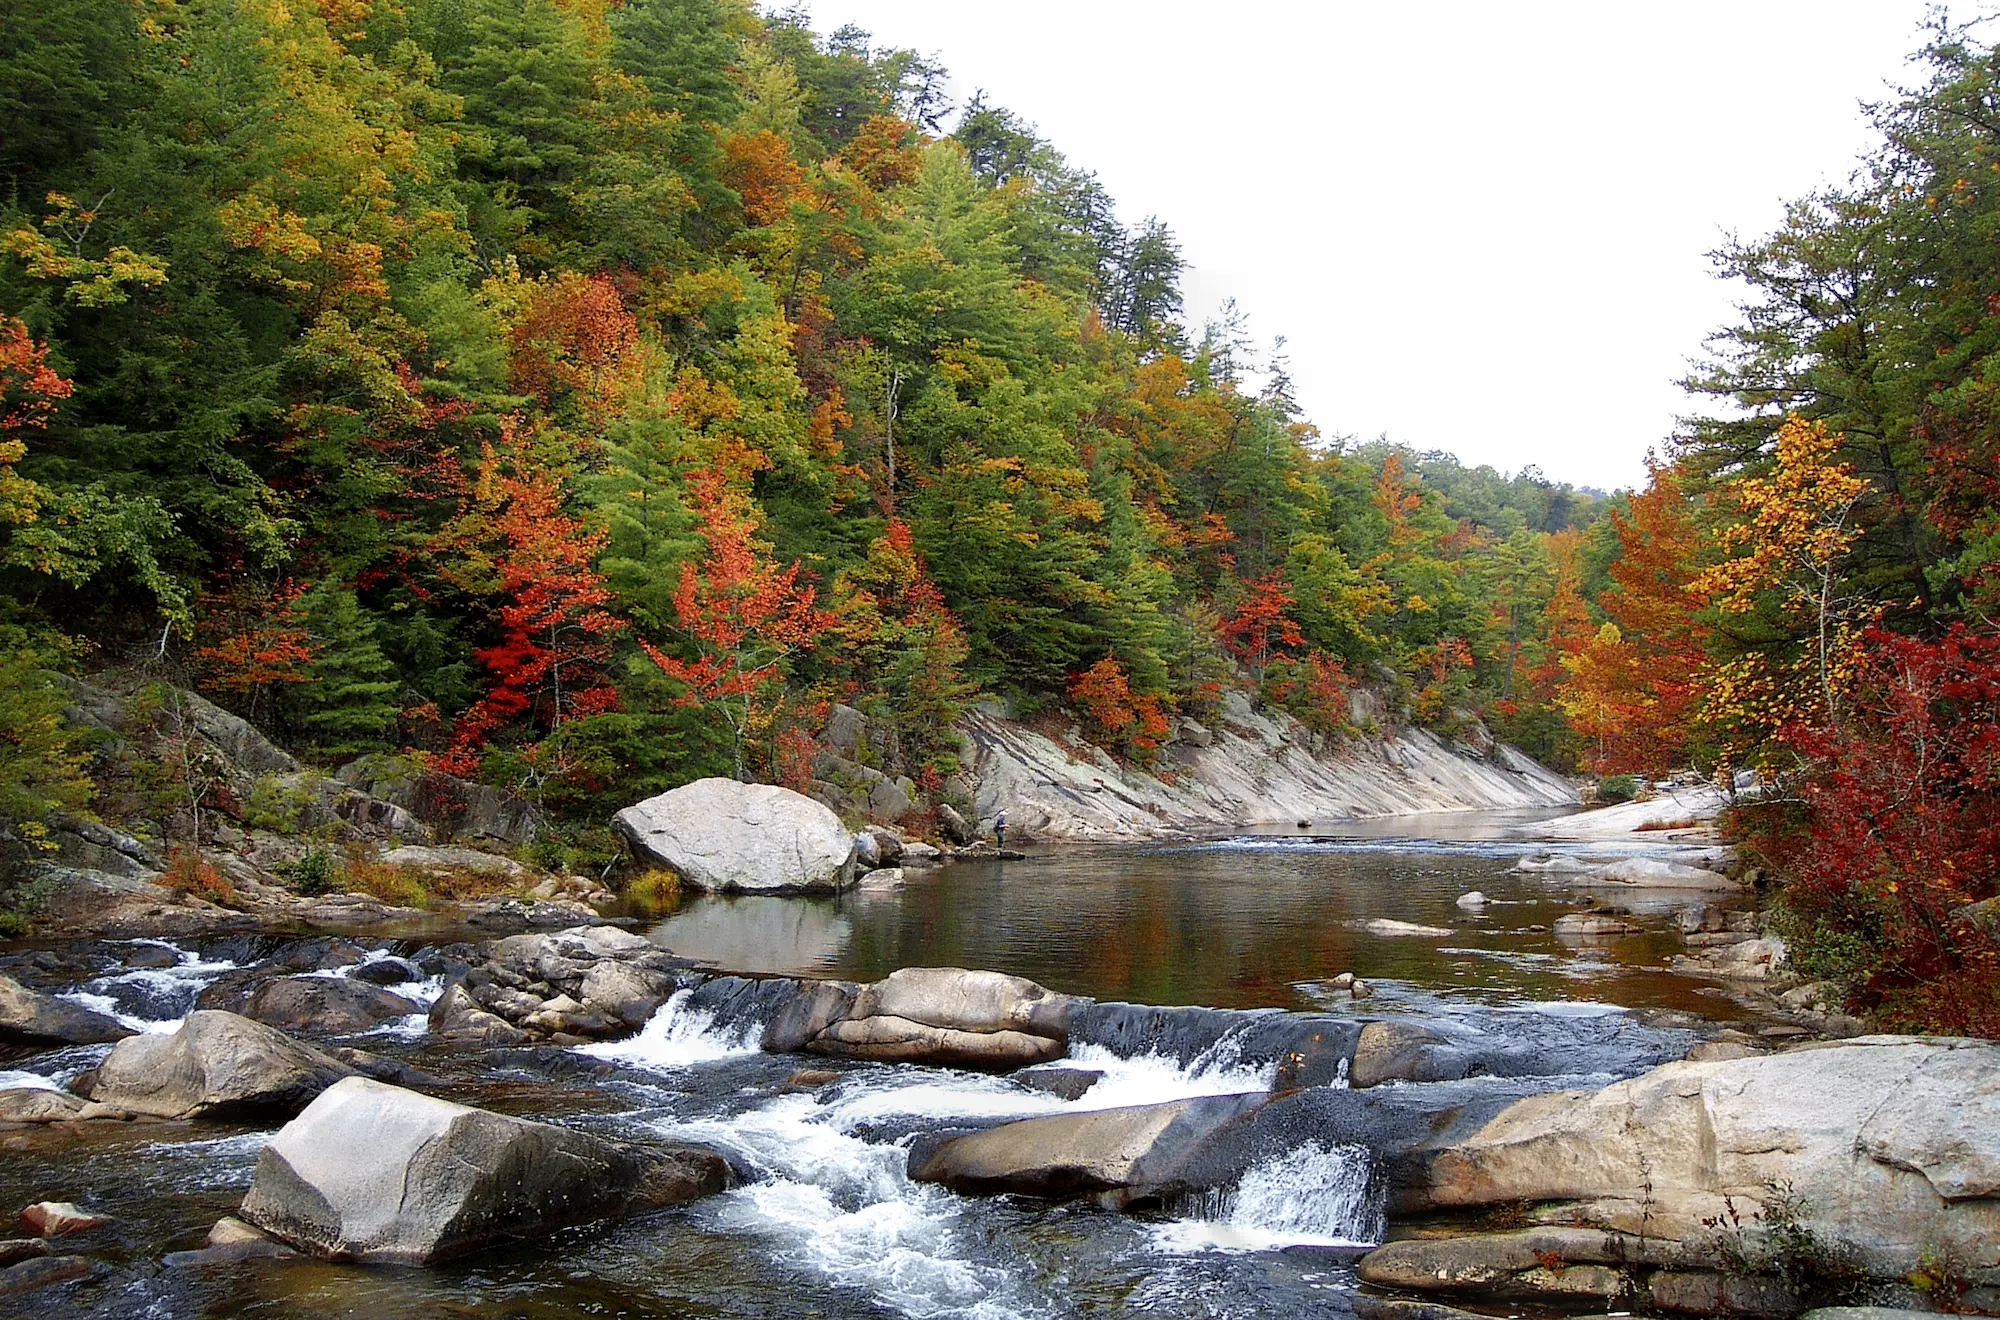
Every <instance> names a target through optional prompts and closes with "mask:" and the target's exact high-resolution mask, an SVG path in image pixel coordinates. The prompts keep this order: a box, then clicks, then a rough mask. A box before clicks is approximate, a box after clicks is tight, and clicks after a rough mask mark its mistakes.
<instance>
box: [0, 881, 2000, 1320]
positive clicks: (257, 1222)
mask: <svg viewBox="0 0 2000 1320" xmlns="http://www.w3.org/2000/svg"><path fill="white" fill-rule="evenodd" d="M1536 883H1542V882H1540V881H1537V882H1536ZM1496 887H1497V886H1496ZM771 901H776V900H771ZM793 901H797V900H793ZM1693 901H1694V906H1691V907H1688V908H1685V909H1684V910H1687V911H1698V910H1710V909H1705V908H1703V906H1702V905H1701V904H1700V901H1699V897H1698V896H1697V897H1696V898H1695V899H1694V900H1693ZM1410 924H1412V925H1415V924H1417V923H1410ZM1697 924H1699V923H1697ZM464 933H465V934H466V935H467V936H475V937H476V936H477V935H478V932H476V931H472V930H467V931H465V932H464ZM1376 938H1379V939H1381V940H1383V941H1385V942H1387V941H1390V940H1397V939H1421V938H1424V937H1422V936H1405V935H1394V934H1391V935H1383V936H1378V937H1376ZM0 961H3V962H4V964H5V971H6V972H7V974H8V975H9V977H10V980H9V981H8V982H7V983H0V1029H4V1032H5V1039H7V1040H8V1041H9V1042H11V1044H10V1053H11V1054H12V1056H13V1057H12V1058H11V1059H9V1060H8V1061H7V1066H8V1067H9V1068H10V1069H11V1070H12V1071H10V1072H9V1073H7V1074H6V1076H5V1078H4V1080H5V1081H6V1082H7V1083H8V1085H5V1086H4V1087H0V1145H4V1146H5V1147H6V1148H7V1149H8V1150H9V1151H10V1152H11V1158H10V1160H9V1161H7V1162H6V1164H5V1167H4V1168H0V1195H7V1196H11V1197H12V1198H13V1199H14V1200H15V1201H16V1202H18V1203H19V1204H22V1205H27V1204H31V1203H35V1204H39V1203H42V1202H50V1203H56V1204H58V1205H61V1204H62V1203H69V1204H70V1205H71V1206H73V1208H74V1212H75V1214H76V1215H78V1216H80V1217H81V1218H80V1220H78V1221H77V1226H75V1227H72V1228H68V1229H67V1230H62V1229H58V1228H56V1227H49V1226H47V1225H48V1224H60V1223H64V1222H67V1221H63V1220H61V1219H60V1218H59V1217H58V1218H57V1219H54V1220H50V1219H49V1218H48V1216H47V1214H46V1213H45V1212H38V1214H40V1215H41V1218H40V1219H38V1220H37V1221H36V1227H34V1228H28V1227H24V1229H23V1230H22V1233H23V1236H22V1238H21V1239H20V1244H19V1245H18V1246H11V1247H6V1248H0V1254H4V1252H6V1251H13V1252H15V1253H16V1254H15V1255H13V1256H11V1257H9V1258H8V1259H9V1261H10V1262H11V1263H9V1264H7V1265H6V1266H5V1268H4V1269H0V1296H6V1295H8V1293H9V1290H18V1292H17V1294H16V1295H19V1296H24V1297H25V1296H37V1297H39V1298H41V1299H42V1300H38V1301H37V1302H36V1303H35V1305H36V1306H37V1307H45V1306H50V1305H57V1306H61V1307H63V1308H66V1310H67V1311H68V1313H73V1314H78V1315H106V1316H109V1315H127V1314H135V1313H141V1312H144V1313H148V1314H157V1315H165V1316H177V1315H189V1316H194V1315H218V1316H219V1315H235V1314H259V1315H267V1314H268V1315H305V1314H314V1313H324V1312H325V1311H327V1310H338V1309H343V1308H344V1309H350V1310H353V1309H362V1310H368V1309H370V1308H374V1309H372V1310H370V1313H381V1314H432V1313H443V1312H444V1311H445V1310H448V1309H450V1307H451V1306H453V1305H458V1306H463V1307H469V1308H470V1311H469V1312H468V1313H474V1314H485V1313H487V1308H489V1307H491V1306H493V1305H498V1304H502V1303H501V1299H503V1298H508V1297H513V1298H533V1299H536V1300H535V1302H534V1305H535V1306H537V1307H549V1308H556V1309H557V1310H560V1309H561V1308H563V1307H574V1308H578V1309H584V1310H589V1309H591V1308H593V1307H602V1306H606V1305H622V1304H624V1303H626V1302H627V1301H629V1300H630V1299H633V1298H640V1299H645V1300H644V1301H643V1304H642V1305H640V1306H639V1309H638V1310H637V1311H636V1312H635V1313H638V1314H653V1313H659V1314H674V1313H677V1311H676V1310H675V1308H680V1307H690V1306H692V1307H696V1308H698V1309H707V1310H711V1311H714V1312H716V1313H720V1314H731V1315H738V1314H741V1315H759V1314H784V1313H804V1311H806V1310H815V1311H818V1312H820V1313H821V1314H827V1315H852V1316H863V1315H876V1314H883V1313H895V1314H903V1315H910V1316H947V1315H970V1316H986V1315H992V1316H1000V1315H1028V1316H1041V1315H1047V1316H1060V1315H1067V1314H1080V1313H1091V1314H1176V1315H1217V1316H1220V1315H1253V1314H1300V1315H1319V1314H1324V1315H1336V1314H1346V1313H1349V1312H1350V1311H1353V1310H1355V1309H1357V1308H1360V1309H1362V1310H1363V1311H1364V1312H1366V1311H1367V1308H1369V1307H1375V1308H1378V1309H1379V1308H1381V1307H1391V1308H1393V1307H1396V1306H1402V1307H1404V1308H1405V1310H1404V1311H1402V1312H1399V1313H1398V1314H1401V1315H1404V1316H1406V1317H1408V1320H1420V1317H1421V1316H1424V1315H1429V1316H1432V1320H1435V1318H1436V1315H1437V1314H1439V1313H1438V1312H1435V1311H1431V1312H1425V1311H1421V1310H1412V1309H1409V1308H1412V1307H1418V1306H1419V1303H1418V1302H1417V1300H1416V1299H1418V1298H1430V1299H1432V1300H1431V1301H1428V1302H1423V1303H1421V1305H1423V1306H1433V1307H1435V1305H1436V1304H1437V1303H1439V1302H1442V1303H1447V1304H1449V1305H1452V1306H1459V1307H1467V1306H1470V1307H1473V1308H1478V1307H1482V1306H1498V1307H1502V1308H1518V1307H1519V1306H1520V1305H1521V1304H1523V1303H1532V1304H1535V1305H1549V1306H1555V1307H1559V1308H1565V1309H1576V1308H1579V1307H1589V1308H1598V1309H1602V1308H1611V1309H1628V1310H1629V1309H1642V1310H1653V1311H1661V1312H1668V1313H1690V1312H1691V1313H1697V1314H1726V1313H1747V1314H1760V1315H1780V1314H1790V1313H1793V1312H1795V1311H1797V1310H1799V1309H1801V1308H1803V1307H1805V1306H1807V1305H1810V1304H1812V1303H1815V1302H1819V1301H1824V1300H1829V1299H1838V1298H1853V1297H1872V1298H1874V1299H1876V1300H1887V1301H1891V1302H1899V1303H1920V1304H1930V1303H1933V1302H1937V1301H1946V1302H1949V1303H1951V1304H1953V1305H1982V1304H1985V1303H1988V1302H1990V1301H1992V1300H1994V1298H1993V1297H1992V1296H1991V1295H1990V1294H1989V1293H1987V1292H1986V1291H1985V1289H1986V1288H1987V1286H1988V1285H1989V1284H1990V1283H1992V1282H1993V1281H1994V1279H1995V1277H1996V1276H1995V1275H1994V1271H1995V1269H1996V1268H2000V1261H1996V1260H1994V1259H1992V1254H1993V1250H1994V1248H1993V1245H1992V1244H1993V1243H1994V1242H1996V1241H2000V1231H1996V1230H2000V1223H1996V1221H1995V1214H1996V1207H2000V1201H1996V1199H1995V1184H1994V1181H1993V1176H1992V1168H1991V1167H1989V1166H1994V1165H1996V1162H2000V1145H1996V1143H1995V1140H1994V1138H1993V1136H1992V1133H1993V1132H1994V1131H1995V1130H2000V1129H1996V1126H1995V1124H1994V1122H1993V1120H1994V1118H1996V1117H2000V1113H1996V1112H1995V1111H1996V1110H2000V1051H1996V1048H1995V1047H1993V1046H1990V1045H1986V1044H1980V1043H1972V1042H1963V1041H1924V1040H1911V1039H1903V1038H1881V1037H1862V1038H1858V1039H1851V1040H1838V1039H1827V1038H1824V1037H1822V1036H1819V1035H1813V1036H1810V1037H1802V1038H1804V1039H1807V1041H1808V1043H1807V1044H1806V1045H1802V1046H1797V1047H1792V1048H1787V1044H1788V1038H1786V1037H1784V1036H1781V1035H1780V1036H1762V1037H1760V1036H1757V1035H1755V1034H1747V1033H1745V1032H1743V1031H1740V1030H1733V1029H1729V1028H1724V1027H1722V1026H1720V1025H1719V1024H1717V1023H1715V1022H1713V1021H1710V1020H1707V1019H1704V1018H1702V1017H1700V1016H1697V1015H1693V1014H1689V1013H1685V1012H1679V1011H1674V1010H1667V1009H1659V1010H1651V1011H1639V1012H1633V1011H1624V1010H1618V1009H1614V1008H1610V1007H1608V1006H1603V1005H1595V1006H1593V1005H1589V1004H1577V1005H1572V1006H1569V1007H1565V1006H1563V1005H1560V1004H1550V1005H1541V1006H1529V1005H1521V1006H1508V1005H1504V1004H1500V1005H1495V1006H1492V1007H1482V1006H1480V1005H1478V1004H1476V1003H1467V1002H1458V1003H1446V1002H1443V1001H1431V1002H1428V1003H1426V1002H1425V1001H1423V1000H1422V999H1421V998H1420V997H1417V996H1413V995H1409V994H1402V995H1397V994H1395V993H1390V994H1388V995H1387V996H1386V999H1383V1000H1378V999H1375V998H1374V997H1366V998H1361V997H1356V994H1357V992H1356V991H1354V989H1353V988H1352V985H1351V983H1350V984H1346V985H1345V986H1335V985H1330V986H1329V988H1328V989H1327V991H1326V992H1325V993H1324V994H1322V995H1320V996H1319V998H1318V1005H1319V1006H1318V1007H1317V1008H1316V1009H1315V1010H1313V1011H1275V1010H1228V1009H1211V1008H1172V1007H1161V1006H1153V1005H1144V1004H1133V1003H1119V1002H1109V1001H1102V1000H1099V999H1096V998H1093V997H1091V996H1086V995H1078V994H1072V993H1062V992H1059V991H1055V990H1050V989H1047V988H1045V987H1043V986H1041V985H1038V984H1036V983H1034V982H1032V981H1029V980H1025V979H1023V978H1020V977H1015V976H1007V975H1003V974H1000V973H995V972H989V971H981V970H966V969H948V968H932V969H924V968H906V969H902V970H897V971H894V972H892V973H891V974H889V975H886V976H884V977H881V978H880V979H877V980H875V981H872V982H867V983H857V982H848V981H841V980H839V979H825V978H820V979H814V978H800V977H787V976H768V975H767V976H750V977H745V976H741V975H732V974H729V973H727V972H725V971H722V970H720V969H715V968H712V967H706V966H700V965H696V964H694V963H692V962H690V960H688V959H686V958H684V957H682V956H679V955H677V954H676V953H675V952H674V951H673V950H672V949H671V948H669V947H664V946H663V945H662V944H660V943H657V942H655V940H653V939H649V938H646V937H645V936H643V935H640V934H636V933H634V932H632V931H631V930H628V929H625V928H621V927H617V926H605V925H601V924H600V925H595V926H578V927H574V928H570V929H565V930H560V931H552V932H539V933H537V932H528V933H522V934H515V935H508V936H502V937H499V938H460V939H436V938H431V939H404V940H388V939H383V938H381V937H379V936H370V935H367V934H351V935H318V936H306V937H284V936H275V935H248V934H244V935H219V936H211V937H207V938H202V939H181V940H179V941H177V942H175V941H167V940H161V939H142V940H137V941H133V940H102V939H70V940H59V941H53V942H48V943H45V944H43V945H41V946H39V947H31V948H24V949H20V950H18V951H16V952H14V953H12V954H9V955H6V957H5V958H4V959H0ZM1394 988H1395V986H1394V983H1391V985H1390V987H1389V989H1390V990H1391V991H1392V992H1393V991H1394ZM1793 1029H1794V1030H1798V1029H1797V1028H1793ZM996 1198H997V1199H996ZM64 1213H68V1211H65V1212H64ZM87 1221H101V1222H87ZM37 1229H38V1231H37ZM503 1241H504V1242H508V1243H511V1244H513V1245H511V1246H509V1247H508V1248H507V1249H506V1250H505V1251H504V1252H500V1253H497V1254H496V1251H495V1249H494V1244H495V1243H497V1242H503ZM343 1262H344V1263H343ZM701 1262H706V1265H705V1266H704V1265H702V1264H701ZM388 1264H398V1265H400V1268H401V1272H394V1271H392V1272H390V1273H387V1274H385V1273H382V1269H383V1267H384V1265H388ZM412 1265H417V1266H420V1268H418V1269H416V1270H415V1272H414V1273H412V1272H411V1271H410V1267H411V1266H412ZM1086 1268H1089V1269H1094V1270H1097V1271H1099V1274H1098V1275H1096V1276H1093V1278H1092V1279H1091V1280H1090V1281H1083V1280H1081V1279H1078V1278H1077V1277H1076V1275H1077V1273H1078V1272H1080V1271H1081V1270H1083V1269H1086ZM1926 1271H1929V1272H1928V1273H1926ZM774 1278H775V1279H780V1280H782V1281H783V1286H782V1287H781V1288H779V1289H778V1292H780V1293H782V1294H783V1295H784V1296H786V1297H788V1298H792V1299H794V1300H796V1299H797V1298H807V1299H810V1302H809V1305H806V1306H803V1307H802V1308H801V1309H800V1310H799V1311H793V1312H786V1311H784V1310H783V1309H782V1307H780V1306H779V1305H778V1304H777V1300H776V1297H775V1295H774V1293H773V1291H772V1289H773V1284H772V1280H773V1279H774ZM1913 1278H1914V1279H1919V1280H1923V1281H1926V1282H1927V1283H1929V1284H1930V1286H1929V1287H1928V1288H1926V1287H1920V1286H1918V1285H1917V1284H1913V1283H1912V1282H1911V1280H1912V1279H1913ZM1107 1281H1109V1282H1107ZM1940 1288H1943V1289H1948V1290H1949V1292H1948V1294H1947V1293H1942V1292H1939V1291H1938V1290H1939V1289H1940ZM452 1298H456V1299H458V1300H457V1301H456V1302H451V1301H449V1299H452ZM1397 1299H1403V1300H1400V1301H1399V1300H1397ZM649 1308H652V1309H649ZM508 1313H510V1314H511V1313H513V1312H508Z"/></svg>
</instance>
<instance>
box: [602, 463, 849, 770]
mask: <svg viewBox="0 0 2000 1320" xmlns="http://www.w3.org/2000/svg"><path fill="white" fill-rule="evenodd" d="M688 494H689V503H690V505H691V506H692V507H693V509H694V511H695V514H696V516H697V518H698V519H699V520H700V531H701V538H702V540H703V542H704V543H705V545H706V552H705V553H704V554H703V556H702V558H701V561H700V562H699V563H698V564H697V563H694V562H688V563H684V564H682V565H681V573H680V585H679V586H678V587H677V588H676V589H675V591H674V602H673V603H674V615H675V618H676V619H677V621H678V627H677V628H676V630H675V631H676V633H677V638H676V644H675V645H674V646H672V647H671V648H669V647H667V646H662V645H659V644H656V643H654V642H651V641H646V640H641V642H640V646H642V647H643V648H644V649H645V652H646V654H647V656H649V657H650V658H651V659H652V661H653V663H654V664H655V665H657V666H659V669H660V672H661V673H663V674H665V675H666V676H667V677H668V678H670V679H672V680H673V681H674V682H675V683H676V684H678V685H679V686H680V688H681V692H680V694H679V696H678V697H677V698H676V702H677V704H679V705H683V706H701V707H706V708H708V709H710V710H712V711H714V712H715V713H717V714H718V715H720V716H721V717H722V719H723V720H724V721H725V722H726V723H727V725H728V727H729V729H730V731H731V734H732V736H733V746H734V753H735V757H736V763H737V773H738V774H739V775H741V774H742V772H743V740H744V738H745V736H746V734H748V733H749V732H750V731H751V730H752V727H753V724H754V723H755V722H756V721H757V718H758V716H759V714H760V712H759V709H758V702H759V700H760V699H761V700H762V701H763V702H764V703H765V711H764V712H762V713H763V714H765V715H766V716H767V717H768V716H769V714H770V705H771V703H772V702H773V701H774V700H775V699H776V696H777V695H781V694H773V693H772V692H771V691H770V689H771V688H773V686H774V685H781V680H782V676H783V672H784V671H783V668H782V666H783V665H784V663H785V661H786V660H787V658H789V657H790V656H791V655H792V654H793V653H795V652H798V651H802V650H806V649H809V648H810V647H812V646H813V645H814V643H815V641H816V640H817V638H818V636H819V634H820V632H821V631H822V630H823V629H825V628H826V627H827V625H828V623H829V622H830V620H829V618H828V616H827V615H826V613H825V611H823V610H821V609H819V608H818V607H817V606H816V605H815V604H814V599H815V596H816V592H815V589H814V588H813V587H812V586H810V585H809V584H806V583H803V582H801V581H800V580H799V565H798V564H796V563H793V564H788V565H786V566H784V567H782V568H781V567H779V566H778V565H777V564H776V563H774V562H773V561H772V559H771V557H770V550H769V547H768V546H766V545H764V544H762V543H760V542H759V541H758V540H757V539H756V535H755V533H756V523H755V521H754V520H753V519H752V517H751V515H750V511H749V508H748V504H747V501H746V500H745V499H744V497H743V495H742V494H741V492H739V491H737V490H735V489H733V488H732V487H731V486H730V484H729V481H728V479H727V477H726V476H725V475H724V473H723V472H722V471H721V470H720V469H717V468H713V467H710V468H705V469H702V470H699V471H697V472H695V473H694V474H692V475H691V476H690V478H689V480H688Z"/></svg>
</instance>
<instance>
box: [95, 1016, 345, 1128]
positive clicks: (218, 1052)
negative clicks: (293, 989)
mask: <svg viewBox="0 0 2000 1320" xmlns="http://www.w3.org/2000/svg"><path fill="white" fill-rule="evenodd" d="M353 1073H354V1070H353V1069H352V1068H351V1067H349V1066H348V1065H347V1064H345V1063H342V1062H341V1061H340V1060H339V1059H336V1058H334V1057H333V1056H332V1055H330V1054H327V1053H325V1052H324V1051H321V1050H317V1049H314V1048H313V1047H312V1046H310V1045H306V1044H303V1043H301V1042H299V1041H295V1040H293V1039H291V1038H290V1037H289V1036H286V1035H284V1034H283V1033H282V1032H279V1031H278V1030H276V1029H275V1028H272V1027H269V1026H266V1025H265V1024H263V1023H261V1022H254V1021H252V1020H251V1019H249V1018H246V1017H239V1016H237V1015H236V1014H234V1013H223V1012H216V1011H213V1010H202V1011H199V1012H195V1013H190V1014H189V1015H188V1018H187V1021H185V1022H183V1023H182V1024H181V1026H180V1029H179V1030H178V1031H175V1032H174V1033H173V1034H172V1035H145V1036H132V1037H128V1038H127V1039H125V1040H122V1041H120V1042H118V1044H117V1045H115V1046H113V1047H112V1050H111V1053H110V1054H109V1055H108V1056H106V1058H105V1060H104V1062H103V1063H102V1064H100V1065H98V1067H96V1068H95V1069H93V1070H91V1071H90V1072H87V1073H84V1074H83V1075H82V1076H80V1077H78V1078H77V1080H76V1082H75V1083H74V1089H76V1090H78V1091H79V1092H81V1093H82V1094H83V1095H84V1096H86V1097H87V1098H89V1099H91V1100H95V1101H97V1102H99V1103H100V1104H108V1105H113V1106H116V1107H117V1108H119V1109H125V1110H130V1111H131V1112H133V1113H135V1114H151V1115H155V1116H157V1117H160V1118H236V1117H252V1116H263V1115H269V1114H290V1113H297V1112H298V1111H299V1110H300V1109H302V1108H304V1107H305V1106H306V1105H307V1104H308V1103H309V1102H310V1101H311V1100H312V1098H313V1097H314V1096H316V1095H318V1094H319V1093H320V1092H321V1091H324V1090H325V1089H326V1088H327V1087H329V1086H331V1085H333V1084H334V1083H335V1082H337V1081H339V1080H341V1079H342V1078H344V1077H350V1076H352V1075H353Z"/></svg>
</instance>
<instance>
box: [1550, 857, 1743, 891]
mask: <svg viewBox="0 0 2000 1320" xmlns="http://www.w3.org/2000/svg"><path fill="white" fill-rule="evenodd" d="M1577 879H1578V880H1580V881H1582V882H1584V883H1586V884H1593V885H1596V884H1607V885H1633V886H1636V887H1640V888H1646V889H1708V890H1715V891H1717V892H1720V893H1741V892H1742V890H1743V886H1742V884H1740V883H1739V882H1737V881H1735V880H1731V879H1730V878H1729V877H1728V876H1726V875H1723V874H1722V873H1721V872H1719V871H1710V870H1705V869H1704V868H1702V867H1699V866H1683V865H1681V864H1680V863H1679V862H1666V861H1661V860H1660V859H1658V858H1656V857H1627V858H1623V859H1621V860H1619V861H1615V862H1606V863H1604V864H1603V865H1601V866H1593V867H1591V868H1590V869H1589V870H1587V871H1584V872H1583V873H1582V874H1580V875H1578V876H1577Z"/></svg>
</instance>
